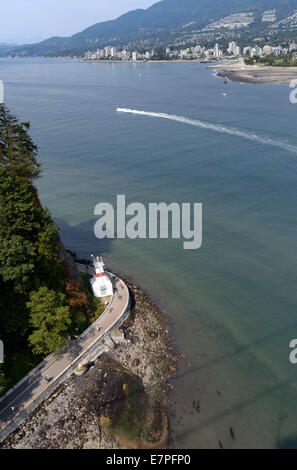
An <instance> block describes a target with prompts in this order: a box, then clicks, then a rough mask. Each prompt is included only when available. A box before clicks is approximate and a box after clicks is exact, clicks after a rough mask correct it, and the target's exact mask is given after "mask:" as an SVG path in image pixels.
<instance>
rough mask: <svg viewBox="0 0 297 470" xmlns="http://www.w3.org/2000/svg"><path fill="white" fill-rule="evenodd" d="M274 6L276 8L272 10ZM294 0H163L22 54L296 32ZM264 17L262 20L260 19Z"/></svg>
mask: <svg viewBox="0 0 297 470" xmlns="http://www.w3.org/2000/svg"><path fill="white" fill-rule="evenodd" d="M274 10H275V12H274ZM295 11H297V0H212V1H211V2H210V1H209V0H163V1H161V2H159V3H156V4H154V5H153V6H151V7H150V8H148V9H147V10H141V9H138V10H134V11H130V12H128V13H126V14H124V15H122V16H120V17H119V18H117V19H115V20H111V21H105V22H102V23H97V24H94V25H93V26H90V27H89V28H87V29H85V30H83V31H81V32H79V33H77V34H74V35H73V36H71V37H67V38H62V37H53V38H50V39H47V40H45V41H42V42H40V43H37V44H31V45H25V46H19V47H16V48H15V49H14V51H13V52H14V53H17V54H20V55H67V54H81V53H83V52H85V51H86V50H88V49H96V48H97V47H104V46H106V45H107V44H110V45H118V46H119V45H121V46H122V45H126V44H128V45H129V44H131V43H135V42H137V41H140V42H141V41H149V40H151V41H158V40H159V41H168V40H174V39H175V38H179V37H180V38H183V37H185V38H187V36H189V35H191V34H192V33H193V34H195V33H203V32H205V31H215V32H216V31H226V34H227V32H228V31H234V30H235V31H240V30H241V29H243V30H244V31H245V33H248V34H251V36H252V35H253V34H256V33H257V34H259V33H263V34H275V33H276V32H277V31H294V30H295V29H296V34H297V16H296V15H295ZM263 18H265V19H264V21H263Z"/></svg>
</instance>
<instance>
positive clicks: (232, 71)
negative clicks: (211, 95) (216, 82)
mask: <svg viewBox="0 0 297 470" xmlns="http://www.w3.org/2000/svg"><path fill="white" fill-rule="evenodd" d="M209 68H212V69H216V71H217V75H218V76H219V77H222V78H225V77H226V78H228V79H229V80H232V81H233V82H240V83H254V84H261V83H262V84H263V83H280V84H289V83H290V82H291V81H292V80H294V79H296V78H297V67H263V66H260V65H245V64H244V63H243V62H242V61H240V62H237V63H236V64H232V65H231V64H221V65H219V66H218V65H217V66H214V65H211V66H209Z"/></svg>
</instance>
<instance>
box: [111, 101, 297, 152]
mask: <svg viewBox="0 0 297 470" xmlns="http://www.w3.org/2000/svg"><path fill="white" fill-rule="evenodd" d="M117 112H119V113H129V114H137V115H139V116H150V117H155V118H161V119H169V120H170V121H176V122H181V123H182V124H188V125H190V126H196V127H200V128H202V129H207V130H210V131H214V132H220V133H222V134H230V135H235V136H237V137H242V138H244V139H248V140H253V141H254V142H258V143H260V144H264V145H270V146H272V147H278V148H281V149H283V150H287V151H289V152H292V153H295V154H297V147H295V146H294V145H290V144H287V143H285V142H281V141H280V140H275V139H270V138H269V137H261V136H259V135H257V134H251V133H250V132H245V131H240V130H239V129H236V128H234V127H225V126H222V125H221V124H212V123H209V122H206V121H200V120H198V119H190V118H187V117H184V116H176V115H175V114H166V113H152V112H148V111H138V110H137V109H127V108H117Z"/></svg>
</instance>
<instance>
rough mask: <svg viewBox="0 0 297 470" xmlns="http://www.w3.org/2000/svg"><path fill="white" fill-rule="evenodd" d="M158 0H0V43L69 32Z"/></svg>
mask: <svg viewBox="0 0 297 470" xmlns="http://www.w3.org/2000/svg"><path fill="white" fill-rule="evenodd" d="M157 1H158V0H0V7H1V8H0V43H1V42H9V43H17V44H24V43H31V42H38V41H41V40H43V39H47V38H49V37H51V36H71V35H72V34H75V33H78V32H79V31H82V30H83V29H85V28H87V27H88V26H91V25H93V24H95V23H99V22H101V21H105V20H110V19H114V18H117V17H118V16H120V15H121V14H123V13H126V12H127V11H130V10H135V9H136V8H148V7H149V6H151V5H153V4H154V3H157Z"/></svg>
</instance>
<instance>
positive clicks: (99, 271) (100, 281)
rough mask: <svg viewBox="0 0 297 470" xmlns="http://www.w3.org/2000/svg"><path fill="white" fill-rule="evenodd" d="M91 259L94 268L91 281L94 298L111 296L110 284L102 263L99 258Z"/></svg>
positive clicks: (111, 288)
mask: <svg viewBox="0 0 297 470" xmlns="http://www.w3.org/2000/svg"><path fill="white" fill-rule="evenodd" d="M92 258H93V264H94V268H95V273H94V276H93V277H92V279H91V284H92V289H93V293H94V296H95V297H108V296H109V295H113V287H112V283H111V281H110V279H109V277H108V275H107V274H106V272H105V271H104V266H105V265H104V261H103V258H102V257H101V256H96V257H94V256H93V255H92Z"/></svg>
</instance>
